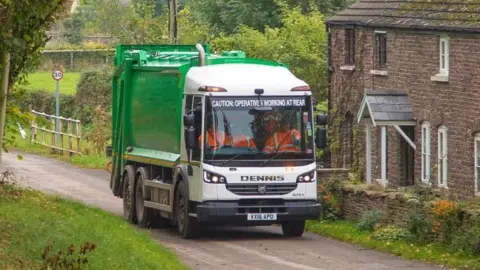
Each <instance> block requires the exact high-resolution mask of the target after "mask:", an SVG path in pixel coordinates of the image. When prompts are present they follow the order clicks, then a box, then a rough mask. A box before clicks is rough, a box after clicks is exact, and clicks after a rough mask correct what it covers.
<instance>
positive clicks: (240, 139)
mask: <svg viewBox="0 0 480 270" xmlns="http://www.w3.org/2000/svg"><path fill="white" fill-rule="evenodd" d="M232 141H233V146H234V147H246V148H249V149H255V148H257V146H256V145H255V141H254V140H253V139H252V138H251V137H250V136H248V135H234V136H232Z"/></svg>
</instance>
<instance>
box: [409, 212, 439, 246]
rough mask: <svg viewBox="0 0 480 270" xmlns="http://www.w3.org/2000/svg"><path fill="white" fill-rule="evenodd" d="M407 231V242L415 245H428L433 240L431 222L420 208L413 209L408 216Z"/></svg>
mask: <svg viewBox="0 0 480 270" xmlns="http://www.w3.org/2000/svg"><path fill="white" fill-rule="evenodd" d="M407 229H408V232H409V238H410V239H409V240H410V241H412V242H417V243H430V242H432V241H433V240H434V237H435V234H434V228H433V222H432V220H431V219H430V218H429V217H428V216H427V214H426V213H425V211H424V210H423V209H421V208H420V207H418V208H414V209H413V210H412V211H411V212H410V213H409V215H408V220H407Z"/></svg>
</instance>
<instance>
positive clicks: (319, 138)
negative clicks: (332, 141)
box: [315, 128, 327, 149]
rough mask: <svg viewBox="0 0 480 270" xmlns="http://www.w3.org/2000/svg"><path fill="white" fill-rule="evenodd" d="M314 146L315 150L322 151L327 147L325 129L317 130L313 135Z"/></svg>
mask: <svg viewBox="0 0 480 270" xmlns="http://www.w3.org/2000/svg"><path fill="white" fill-rule="evenodd" d="M315 144H316V145H317V148H320V149H324V148H325V147H327V129H326V128H317V132H316V134H315Z"/></svg>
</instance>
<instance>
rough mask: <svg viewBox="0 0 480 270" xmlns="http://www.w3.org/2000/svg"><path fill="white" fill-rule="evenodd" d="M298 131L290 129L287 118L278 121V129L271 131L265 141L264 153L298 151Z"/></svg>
mask: <svg viewBox="0 0 480 270" xmlns="http://www.w3.org/2000/svg"><path fill="white" fill-rule="evenodd" d="M300 137H301V135H300V132H298V130H296V129H292V128H291V125H290V122H289V121H288V120H287V119H282V120H281V121H280V131H277V132H275V133H273V134H272V135H271V136H270V137H269V138H268V139H267V141H266V143H265V147H264V148H263V152H264V153H268V154H270V153H274V152H298V151H299V147H298V145H299V144H300Z"/></svg>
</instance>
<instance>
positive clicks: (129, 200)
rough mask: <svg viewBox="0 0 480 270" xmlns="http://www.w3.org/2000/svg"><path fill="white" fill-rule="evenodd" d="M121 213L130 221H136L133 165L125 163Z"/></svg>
mask: <svg viewBox="0 0 480 270" xmlns="http://www.w3.org/2000/svg"><path fill="white" fill-rule="evenodd" d="M122 183H123V188H122V192H123V196H122V197H123V215H124V216H125V218H126V219H127V220H128V222H130V223H133V224H135V223H137V217H136V213H135V192H134V190H135V189H134V188H135V186H134V184H135V167H133V165H127V166H126V167H125V170H124V171H123V181H122Z"/></svg>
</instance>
